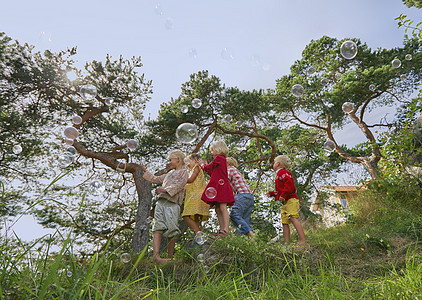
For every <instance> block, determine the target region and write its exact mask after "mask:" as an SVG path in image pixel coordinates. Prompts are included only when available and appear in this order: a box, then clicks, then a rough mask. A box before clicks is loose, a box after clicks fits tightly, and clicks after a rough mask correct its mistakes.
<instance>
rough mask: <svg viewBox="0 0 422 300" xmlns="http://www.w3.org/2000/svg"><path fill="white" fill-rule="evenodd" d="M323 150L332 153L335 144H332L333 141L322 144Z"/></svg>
mask: <svg viewBox="0 0 422 300" xmlns="http://www.w3.org/2000/svg"><path fill="white" fill-rule="evenodd" d="M324 149H325V150H327V151H329V152H333V151H334V150H335V149H336V144H334V142H333V141H331V140H328V141H326V142H325V143H324Z"/></svg>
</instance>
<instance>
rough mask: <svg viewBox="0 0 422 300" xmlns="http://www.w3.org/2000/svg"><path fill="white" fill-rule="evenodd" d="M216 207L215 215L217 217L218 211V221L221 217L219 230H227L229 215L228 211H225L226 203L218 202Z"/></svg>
mask: <svg viewBox="0 0 422 300" xmlns="http://www.w3.org/2000/svg"><path fill="white" fill-rule="evenodd" d="M217 208H218V211H217V217H218V212H220V218H218V221H219V222H220V219H221V223H220V230H224V231H225V232H229V222H230V216H229V212H228V211H227V203H218V204H217ZM217 208H216V210H217Z"/></svg>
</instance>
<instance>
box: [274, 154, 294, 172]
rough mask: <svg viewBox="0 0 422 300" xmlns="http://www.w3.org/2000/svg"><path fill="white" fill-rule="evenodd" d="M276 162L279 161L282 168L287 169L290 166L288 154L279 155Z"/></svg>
mask: <svg viewBox="0 0 422 300" xmlns="http://www.w3.org/2000/svg"><path fill="white" fill-rule="evenodd" d="M274 162H278V163H279V164H280V166H281V167H282V168H285V169H287V168H288V167H290V164H289V158H288V157H287V156H286V155H279V156H277V157H276V158H274Z"/></svg>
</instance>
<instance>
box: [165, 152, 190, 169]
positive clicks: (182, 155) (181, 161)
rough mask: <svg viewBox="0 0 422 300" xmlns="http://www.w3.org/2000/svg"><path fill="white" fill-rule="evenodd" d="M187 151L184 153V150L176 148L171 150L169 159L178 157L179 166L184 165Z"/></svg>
mask: <svg viewBox="0 0 422 300" xmlns="http://www.w3.org/2000/svg"><path fill="white" fill-rule="evenodd" d="M185 157H186V156H185V153H183V151H182V150H179V149H176V150H172V151H170V153H169V155H168V157H167V159H172V158H178V159H179V164H178V165H177V166H178V167H179V168H181V167H183V166H184V165H185Z"/></svg>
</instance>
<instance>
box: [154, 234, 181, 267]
mask: <svg viewBox="0 0 422 300" xmlns="http://www.w3.org/2000/svg"><path fill="white" fill-rule="evenodd" d="M161 236H162V234H161V233H160V232H154V234H153V238H152V249H153V250H152V251H153V258H154V260H155V261H156V262H157V263H158V264H165V263H167V262H169V261H171V260H172V258H173V254H174V246H175V245H176V240H171V241H169V243H168V245H167V251H168V256H169V258H161V257H160V243H161Z"/></svg>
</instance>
